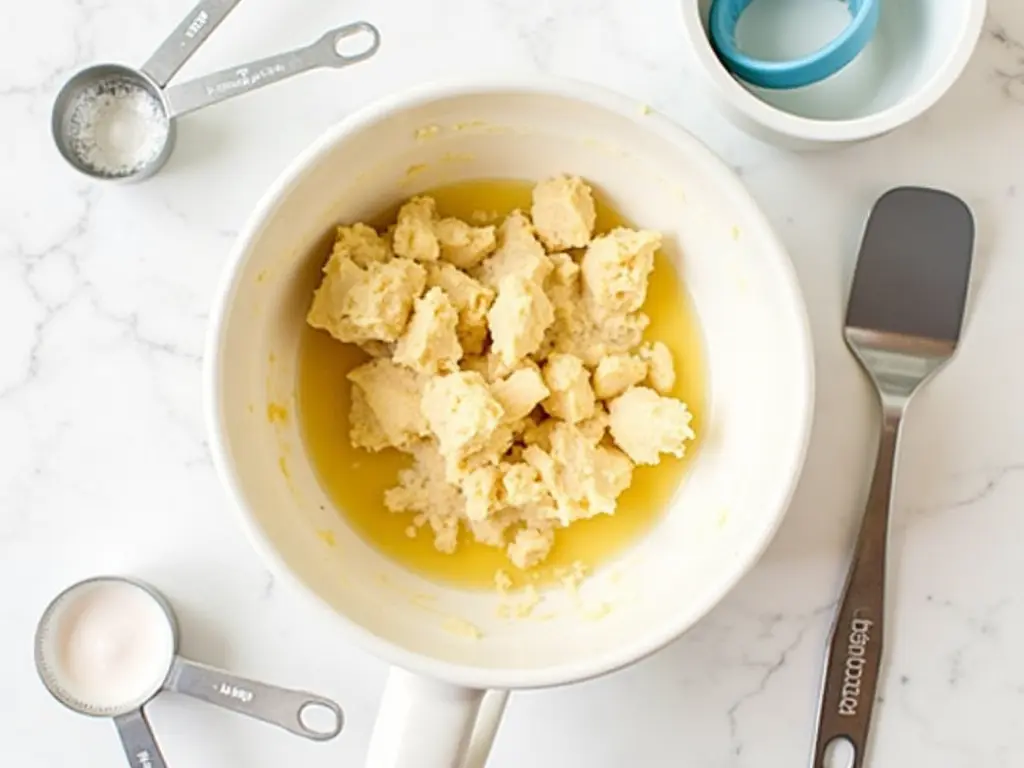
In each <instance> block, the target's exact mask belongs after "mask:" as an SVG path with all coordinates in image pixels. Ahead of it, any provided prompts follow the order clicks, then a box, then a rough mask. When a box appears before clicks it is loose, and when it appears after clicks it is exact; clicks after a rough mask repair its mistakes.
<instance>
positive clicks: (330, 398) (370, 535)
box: [297, 180, 705, 587]
mask: <svg viewBox="0 0 1024 768" xmlns="http://www.w3.org/2000/svg"><path fill="white" fill-rule="evenodd" d="M531 189H532V184H531V183H529V182H522V181H509V180H481V181H472V182H462V183H458V184H453V185H450V186H445V187H440V188H438V189H435V190H432V191H431V192H430V193H429V194H430V195H432V196H433V197H434V198H435V199H436V200H437V205H438V210H439V212H440V214H441V215H442V216H456V217H458V218H460V219H463V220H465V221H472V220H473V219H472V218H471V216H472V214H473V213H474V212H475V211H489V212H496V213H497V214H498V215H499V216H504V215H505V214H507V213H509V212H510V211H512V210H513V209H515V208H521V209H524V210H528V209H529V206H530V190H531ZM596 200H597V231H598V232H599V233H600V232H606V231H608V230H609V229H612V228H613V227H616V226H632V224H631V223H630V222H627V221H625V220H624V219H623V218H622V217H621V216H619V215H618V214H617V213H616V212H615V211H613V210H611V209H610V208H609V207H608V206H607V205H605V204H604V203H603V201H602V200H601V197H600V195H596ZM396 210H397V209H394V210H390V211H387V212H385V213H383V214H382V215H381V216H380V217H377V219H376V220H375V221H374V222H373V223H376V224H378V225H384V224H387V223H390V222H392V221H394V218H395V213H396ZM643 309H644V311H645V312H646V313H647V314H648V315H649V317H650V319H651V324H650V326H649V328H648V330H647V333H646V337H647V338H648V339H651V340H658V341H662V342H664V343H665V344H666V345H668V347H669V348H670V349H671V350H672V355H673V358H674V361H675V365H676V386H675V389H674V391H673V393H672V394H673V395H674V396H676V397H678V398H680V399H682V400H683V401H685V402H686V403H687V404H688V405H689V407H690V410H691V411H692V412H693V428H694V430H695V431H696V433H697V436H698V440H697V442H699V439H700V435H701V434H702V425H703V419H702V416H703V410H704V404H705V391H704V381H705V380H704V375H703V361H704V355H703V350H702V344H701V336H700V331H699V328H698V325H697V319H696V317H695V315H694V312H693V308H692V306H691V304H690V300H689V297H688V296H687V295H686V293H685V292H684V291H683V289H682V286H681V285H680V282H679V278H678V276H677V275H676V272H675V269H674V268H673V266H672V263H671V262H670V261H669V260H668V258H667V257H666V256H665V255H664V254H662V253H658V254H657V256H656V258H655V265H654V272H653V273H652V274H651V279H650V287H649V289H648V293H647V301H646V303H645V304H644V308H643ZM303 329H304V330H303V337H302V340H301V346H300V351H299V365H298V393H297V406H298V407H297V410H298V419H299V425H300V428H301V431H302V435H303V437H304V440H305V443H306V448H307V450H308V452H309V455H310V458H311V460H312V463H313V466H314V468H315V470H316V472H317V474H318V476H319V478H320V482H321V483H322V485H323V487H324V489H325V490H326V492H327V495H328V496H329V497H330V498H331V500H332V501H333V502H334V505H335V507H336V508H337V509H338V510H339V511H340V514H342V515H344V517H345V518H346V519H347V521H348V523H349V524H350V525H351V526H352V527H353V528H354V529H355V530H356V531H357V532H358V533H359V534H360V535H361V536H362V537H363V538H364V539H365V540H367V541H369V542H370V543H371V544H373V545H374V546H375V547H376V548H377V549H378V550H380V551H381V552H383V553H384V554H385V555H387V556H388V557H390V558H392V559H394V560H396V561H398V562H399V563H401V564H402V565H404V566H406V567H407V568H409V569H411V570H413V571H416V572H418V573H420V574H421V575H423V576H425V577H427V578H430V579H434V580H437V581H442V582H448V583H455V584H458V585H460V586H469V587H487V586H493V584H494V574H495V572H496V571H497V570H499V569H505V570H507V571H508V572H509V573H510V574H511V575H512V576H513V578H514V580H515V581H516V582H517V583H522V582H523V580H524V579H523V578H522V577H520V576H519V574H517V573H516V572H515V568H514V567H512V566H511V564H510V563H509V562H508V560H507V559H506V557H505V554H504V552H503V551H501V550H499V549H496V548H494V547H488V546H485V545H483V544H479V543H477V542H475V541H473V540H472V538H471V537H470V536H468V535H465V532H463V535H461V536H460V542H459V548H458V550H457V551H456V552H455V553H454V554H443V553H441V552H438V551H437V550H436V549H434V545H433V536H432V534H431V531H430V529H429V527H428V528H427V529H425V530H423V531H421V532H420V533H419V535H418V536H417V537H416V538H414V539H413V538H409V537H408V536H407V535H406V529H407V528H408V527H409V524H410V522H411V515H408V514H394V513H391V512H389V511H388V510H387V509H386V508H385V507H384V491H385V490H387V489H388V488H390V487H392V486H394V485H395V484H396V483H397V480H398V472H399V470H400V469H402V468H404V467H405V466H407V465H408V463H409V459H408V457H406V456H405V455H404V454H401V453H399V452H398V451H395V450H386V451H382V452H380V453H369V452H367V451H364V450H361V449H357V448H353V447H352V445H351V443H350V442H349V439H348V433H349V424H348V411H349V403H350V389H351V384H350V382H349V381H348V380H347V379H346V378H345V376H346V374H347V373H348V372H349V371H350V370H352V369H353V368H355V367H356V366H358V365H361V364H362V363H364V362H366V360H367V359H368V357H367V355H366V354H365V353H364V352H363V351H362V350H360V349H359V348H358V347H356V346H355V345H354V344H342V343H340V342H338V341H336V340H334V339H333V338H331V337H330V336H329V335H328V334H327V333H325V332H323V331H316V330H314V329H312V328H310V327H309V326H307V325H305V324H303ZM696 448H697V445H696V444H695V443H691V444H690V445H689V446H688V455H687V457H686V458H683V459H676V458H674V457H672V456H665V457H663V458H662V460H661V463H660V464H658V465H657V466H653V467H646V466H645V467H637V469H636V470H635V472H634V473H633V483H632V485H631V486H630V487H629V488H628V489H627V490H626V491H625V492H624V493H623V494H622V495H621V496H620V497H619V501H618V509H617V512H616V514H615V515H599V516H598V517H595V518H591V519H590V520H581V521H579V522H576V523H573V524H572V525H571V526H570V527H569V528H566V529H563V530H560V531H558V533H557V536H556V540H555V546H554V549H552V551H551V554H550V556H549V557H548V559H547V560H546V561H545V562H544V563H543V565H541V566H539V567H538V568H537V569H535V572H533V573H531V574H530V576H531V577H532V578H533V579H534V580H536V581H539V582H545V581H548V580H549V579H551V578H552V577H553V575H554V574H556V573H558V572H560V571H561V569H565V568H568V567H571V566H572V565H573V564H574V563H575V562H577V561H581V562H583V563H584V564H586V565H587V566H588V567H594V566H596V565H599V564H600V563H601V562H602V561H604V560H607V559H609V558H611V557H613V556H615V555H616V554H618V553H620V552H621V551H623V550H624V549H625V548H626V547H628V546H629V545H630V544H632V543H633V542H635V541H637V539H638V538H639V537H640V536H642V535H643V534H644V533H645V532H647V531H648V530H650V528H651V527H652V526H653V524H654V523H655V522H656V521H657V519H658V518H659V517H660V515H661V514H662V513H663V512H664V510H665V508H666V507H667V505H668V502H669V501H670V499H671V498H672V495H673V493H674V492H675V490H676V488H677V487H678V486H679V484H680V482H681V481H682V478H683V475H684V473H685V470H686V465H687V463H688V461H689V460H690V458H691V457H692V456H693V455H694V452H695V450H696Z"/></svg>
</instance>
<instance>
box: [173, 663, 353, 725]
mask: <svg viewBox="0 0 1024 768" xmlns="http://www.w3.org/2000/svg"><path fill="white" fill-rule="evenodd" d="M164 688H165V689H166V690H169V691H175V692H176V693H183V694H185V695H186V696H191V697H192V698H195V699H199V700H201V701H205V702H207V703H208V704H215V705H217V706H218V707H223V708H224V709H230V710H231V711H232V712H238V713H239V714H242V715H248V716H249V717H253V718H256V719H257V720H262V721H263V722H265V723H271V724H272V725H277V726H280V727H281V728H284V729H285V730H286V731H290V732H292V733H294V734H297V735H299V736H305V737H306V738H307V739H313V740H314V741H326V740H328V739H333V738H334V737H335V736H337V735H338V734H339V733H341V728H342V726H343V725H344V723H345V717H344V715H343V714H342V711H341V707H339V706H338V705H337V704H336V703H335V702H333V701H331V700H330V699H325V698H324V697H322V696H317V695H316V694H313V693H306V692H305V691H293V690H290V689H288V688H278V687H277V686H276V685H267V684H266V683H258V682H256V681H255V680H247V679H245V678H244V677H238V676H237V675H232V674H229V673H227V672H224V671H223V670H220V669H216V668H215V667H209V666H207V665H205V664H199V663H197V662H194V661H189V660H188V659H183V658H181V657H180V656H179V657H177V658H176V659H175V660H174V664H173V665H172V667H171V673H170V674H169V675H168V676H167V681H166V682H165V683H164ZM307 710H310V714H315V713H316V711H317V710H319V713H320V714H324V710H326V713H327V714H329V715H330V722H331V724H330V726H329V727H324V728H312V727H310V726H309V725H307V724H306V723H305V722H303V716H304V714H306V711H307ZM317 719H318V720H319V719H320V718H317ZM324 719H326V718H324Z"/></svg>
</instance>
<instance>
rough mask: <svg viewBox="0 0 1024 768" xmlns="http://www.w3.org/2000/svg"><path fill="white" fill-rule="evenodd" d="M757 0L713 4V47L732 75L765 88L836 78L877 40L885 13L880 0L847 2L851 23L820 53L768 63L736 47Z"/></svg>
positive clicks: (726, 0)
mask: <svg viewBox="0 0 1024 768" xmlns="http://www.w3.org/2000/svg"><path fill="white" fill-rule="evenodd" d="M751 2H753V0H712V2H711V13H710V17H709V23H708V28H709V33H710V37H711V45H712V47H713V48H714V50H715V53H716V54H717V56H718V58H719V59H720V60H721V62H722V64H723V65H724V66H725V68H726V69H727V70H729V72H731V73H732V74H733V75H735V76H736V77H738V78H739V79H740V80H743V81H745V82H747V83H750V84H751V85H756V86H758V87H761V88H773V89H780V90H781V89H791V88H802V87H804V86H807V85H812V84H814V83H817V82H821V81H822V80H825V79H826V78H829V77H831V76H832V75H834V74H836V73H837V72H839V71H840V70H842V69H843V68H844V67H846V66H847V65H848V64H849V63H850V62H851V61H853V60H854V59H855V58H857V56H858V55H859V54H860V52H861V51H862V50H864V47H865V46H866V45H867V44H868V43H869V42H870V41H871V38H872V37H874V34H875V30H876V29H877V28H878V16H879V12H880V10H881V3H880V2H879V0H847V8H848V10H849V12H850V23H849V24H848V25H847V26H846V27H845V28H844V29H843V31H842V32H841V33H840V34H839V35H838V36H837V37H836V38H835V39H833V40H832V41H830V42H829V43H827V44H826V45H824V46H822V47H821V48H819V49H818V50H816V51H814V52H813V53H810V54H808V55H806V56H802V57H800V58H798V59H792V60H790V61H767V60H763V59H756V58H754V57H753V56H749V55H747V54H745V53H743V52H742V51H741V50H740V49H739V48H738V47H737V45H736V26H737V24H738V23H739V19H740V16H742V15H743V12H744V11H746V10H747V8H748V7H749V6H750V3H751Z"/></svg>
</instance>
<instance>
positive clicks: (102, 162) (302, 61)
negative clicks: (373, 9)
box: [51, 0, 380, 181]
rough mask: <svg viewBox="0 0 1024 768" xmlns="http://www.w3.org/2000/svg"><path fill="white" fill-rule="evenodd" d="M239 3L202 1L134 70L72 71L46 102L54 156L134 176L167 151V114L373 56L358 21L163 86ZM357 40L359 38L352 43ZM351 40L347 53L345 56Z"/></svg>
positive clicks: (109, 175)
mask: <svg viewBox="0 0 1024 768" xmlns="http://www.w3.org/2000/svg"><path fill="white" fill-rule="evenodd" d="M239 1H240V0H204V1H203V2H200V3H199V5H198V6H196V8H195V9H194V10H193V11H192V13H190V14H189V15H188V16H187V17H185V20H184V21H182V23H181V24H179V25H178V28H177V29H175V31H174V32H173V33H172V34H171V36H170V37H169V38H168V39H167V40H166V41H165V42H164V44H163V45H161V46H160V48H159V49H158V50H157V52H156V53H155V54H153V56H152V57H151V58H150V60H149V61H148V62H146V63H145V64H144V65H143V66H142V67H141V68H140V69H135V68H133V67H127V66H125V65H123V64H96V65H93V66H91V67H88V68H86V69H83V70H82V71H81V72H79V73H78V74H76V75H74V76H73V77H72V78H71V79H70V80H68V82H67V83H65V84H64V87H63V88H61V90H60V93H58V94H57V99H56V101H55V102H54V105H53V115H52V118H51V128H52V130H53V138H54V141H55V142H56V143H57V148H58V149H59V150H60V153H61V155H63V156H64V159H65V160H67V161H68V162H69V163H70V164H71V165H72V166H73V167H74V168H76V169H77V170H79V171H81V172H82V173H84V174H86V175H87V176H91V177H93V178H96V179H108V180H121V181H126V180H140V179H144V178H146V177H148V176H152V175H153V174H154V173H156V172H157V171H158V170H159V169H160V168H161V166H163V164H164V163H166V162H167V159H168V158H169V157H170V156H171V150H172V149H173V148H174V138H175V118H177V117H180V116H181V115H184V114H186V113H188V112H193V111H195V110H197V109H200V108H202V107H205V106H208V105H210V104H215V103H217V102H219V101H224V100H225V99H229V98H231V97H233V96H240V95H241V94H243V93H248V92H250V91H254V90H256V89H257V88H262V87H263V86H265V85H270V84H271V83H276V82H279V81H280V80H284V79H286V78H289V77H292V76H293V75H297V74H300V73H302V72H306V71H308V70H310V69H315V68H318V67H335V68H340V67H347V66H349V65H350V64H357V63H358V62H360V61H364V60H366V59H368V58H370V57H371V56H373V55H374V54H375V53H376V52H377V49H378V48H379V47H380V33H379V32H378V31H377V28H376V27H374V26H373V25H372V24H369V23H367V22H365V21H359V22H356V23H354V24H346V25H345V26H342V27H338V28H337V29H333V30H331V31H330V32H328V33H327V34H325V35H324V36H323V37H321V38H320V39H319V40H317V41H316V42H315V43H313V44H312V45H309V46H306V47H305V48H300V49H297V50H294V51H289V52H288V53H282V54H280V55H277V56H271V57H269V58H266V59H259V60H257V61H253V62H250V63H249V64H245V65H243V66H240V67H231V68H230V69H225V70H222V71H220V72H216V73H214V74H212V75H206V76H205V77H200V78H198V79H197V80H193V81H192V82H189V83H184V84H182V85H175V86H172V87H170V88H166V87H165V86H166V85H167V83H168V82H169V81H170V79H171V77H173V76H174V74H175V73H176V72H177V71H178V70H179V69H180V68H181V67H182V65H184V63H185V61H187V60H188V58H189V57H190V56H191V55H192V53H193V52H195V50H196V49H197V48H198V47H199V45H200V44H201V43H202V42H203V40H205V39H206V38H207V37H208V36H209V34H210V33H211V32H212V31H213V29H214V28H215V27H216V26H217V25H218V24H219V23H220V22H221V21H222V20H223V19H224V17H225V16H227V14H228V12H229V11H230V10H231V9H232V8H234V7H235V5H237V4H238V2H239ZM358 38H363V40H361V41H360V40H358ZM343 43H344V44H345V47H346V48H349V47H350V46H351V45H355V50H354V51H351V52H348V53H345V52H343V50H342V44H343Z"/></svg>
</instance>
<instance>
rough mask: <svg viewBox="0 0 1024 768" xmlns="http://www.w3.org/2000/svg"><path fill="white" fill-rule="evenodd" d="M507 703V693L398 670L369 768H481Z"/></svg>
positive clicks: (379, 716)
mask: <svg viewBox="0 0 1024 768" xmlns="http://www.w3.org/2000/svg"><path fill="white" fill-rule="evenodd" d="M507 698H508V693H507V692H506V691H489V692H488V691H482V690H478V689H474V688H463V687H461V686H458V685H452V684H450V683H445V682H441V681H440V680H434V679H432V678H428V677H423V676H421V675H416V674H413V673H411V672H406V671H405V670H402V669H397V668H394V669H392V670H391V672H390V674H389V675H388V681H387V685H386V686H385V688H384V698H383V700H382V701H381V705H380V710H379V711H378V713H377V722H376V724H375V725H374V727H373V734H372V736H371V737H370V748H369V753H368V755H367V760H366V768H481V767H482V766H483V765H484V763H485V762H486V760H487V754H488V753H489V752H490V748H491V743H492V742H493V741H494V736H495V734H496V733H497V730H498V724H499V723H500V721H501V716H502V713H503V712H504V709H505V701H506V699H507Z"/></svg>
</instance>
